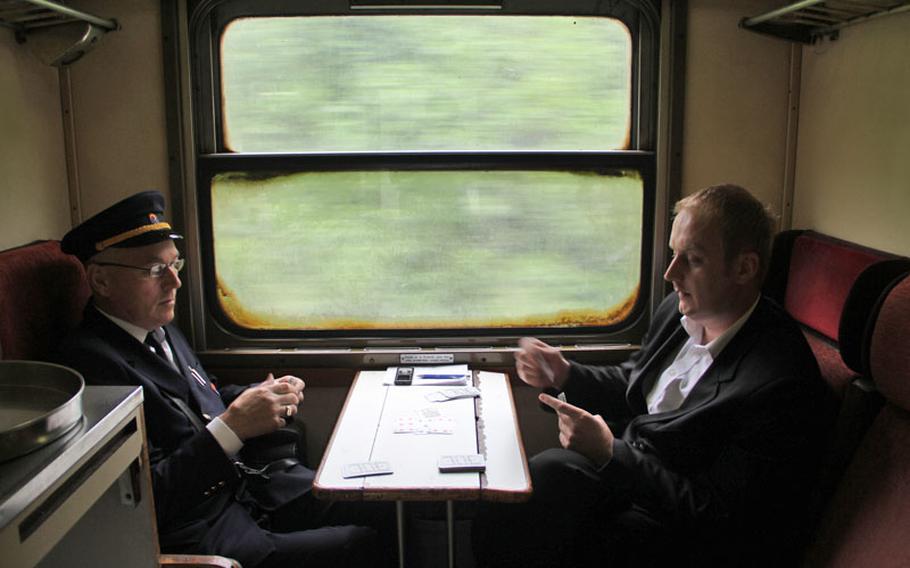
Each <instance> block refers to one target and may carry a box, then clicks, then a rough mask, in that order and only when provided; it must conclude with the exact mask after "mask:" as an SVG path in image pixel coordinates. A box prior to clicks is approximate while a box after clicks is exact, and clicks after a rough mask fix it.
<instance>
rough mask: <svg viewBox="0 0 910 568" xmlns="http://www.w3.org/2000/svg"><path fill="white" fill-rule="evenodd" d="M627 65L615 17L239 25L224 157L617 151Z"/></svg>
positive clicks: (226, 73) (233, 37) (226, 69)
mask: <svg viewBox="0 0 910 568" xmlns="http://www.w3.org/2000/svg"><path fill="white" fill-rule="evenodd" d="M529 38H534V41H528V40H529ZM631 62H632V46H631V37H630V35H629V31H628V29H627V28H626V26H625V25H624V24H623V23H622V22H620V21H618V20H616V19H613V18H592V17H587V18H579V17H570V16H559V17H557V16H553V17H539V16H511V17H501V16H413V15H411V16H407V15H404V16H359V17H358V16H323V17H310V18H287V17H284V18H239V19H237V20H234V21H233V22H231V23H230V24H229V25H228V26H227V27H226V28H225V30H224V32H223V33H222V40H221V88H222V97H223V104H222V113H223V116H222V124H223V126H224V130H223V135H224V146H225V148H226V149H227V150H229V151H235V152H288V151H293V152H319V151H377V150H379V151H414V150H417V151H421V150H449V151H450V150H613V149H619V148H626V147H627V145H628V142H629V125H630V120H629V118H630V113H631V109H632V105H631V73H632V64H631Z"/></svg>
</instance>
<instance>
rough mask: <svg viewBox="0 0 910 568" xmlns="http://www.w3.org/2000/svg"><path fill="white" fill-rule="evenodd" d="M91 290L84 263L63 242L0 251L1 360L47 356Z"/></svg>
mask: <svg viewBox="0 0 910 568" xmlns="http://www.w3.org/2000/svg"><path fill="white" fill-rule="evenodd" d="M89 294H90V291H89V286H88V281H87V280H86V278H85V270H84V269H83V267H82V264H81V263H80V262H79V260H77V259H76V257H74V256H70V255H68V254H65V253H64V252H63V251H61V250H60V242H59V241H39V242H35V243H30V244H28V245H24V246H21V247H18V248H14V249H9V250H5V251H2V252H0V358H2V359H30V360H39V361H40V360H47V359H48V358H49V356H50V355H51V353H52V352H53V350H54V349H55V348H56V346H57V344H58V343H59V342H60V340H61V339H62V338H63V336H64V335H65V334H66V333H67V332H68V331H69V330H70V329H72V328H73V327H75V326H76V325H77V324H78V323H79V321H80V320H81V318H82V309H83V307H84V306H85V303H86V301H87V300H88V298H89Z"/></svg>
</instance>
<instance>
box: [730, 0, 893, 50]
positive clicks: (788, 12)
mask: <svg viewBox="0 0 910 568" xmlns="http://www.w3.org/2000/svg"><path fill="white" fill-rule="evenodd" d="M908 10H910V0H903V1H896V0H803V1H802V2H793V3H791V4H787V5H786V6H783V7H781V8H778V9H776V10H772V11H770V12H767V13H765V14H761V15H758V16H753V17H751V18H743V19H742V20H741V21H740V23H739V26H740V27H741V28H745V29H747V30H751V31H754V32H758V33H763V34H767V35H772V36H775V37H779V38H782V39H787V40H790V41H797V42H800V43H806V44H812V43H815V42H816V41H818V40H819V39H821V38H825V37H827V38H828V39H832V40H833V39H837V37H838V35H839V33H840V30H841V28H845V27H847V26H852V25H855V24H859V23H862V22H866V21H869V20H871V19H873V18H879V17H881V16H889V15H893V14H897V13H900V12H905V11H908Z"/></svg>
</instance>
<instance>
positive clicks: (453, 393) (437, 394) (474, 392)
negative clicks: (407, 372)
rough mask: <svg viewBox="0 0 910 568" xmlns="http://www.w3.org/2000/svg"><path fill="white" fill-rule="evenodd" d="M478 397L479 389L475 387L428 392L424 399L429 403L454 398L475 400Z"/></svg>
mask: <svg viewBox="0 0 910 568" xmlns="http://www.w3.org/2000/svg"><path fill="white" fill-rule="evenodd" d="M478 396H480V389H478V388H476V387H455V388H451V389H442V390H438V391H433V392H428V393H427V394H426V399H427V400H429V401H430V402H445V401H447V400H455V399H456V398H475V397H478Z"/></svg>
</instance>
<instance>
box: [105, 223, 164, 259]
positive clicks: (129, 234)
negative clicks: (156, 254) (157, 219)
mask: <svg viewBox="0 0 910 568" xmlns="http://www.w3.org/2000/svg"><path fill="white" fill-rule="evenodd" d="M165 229H166V230H168V231H170V230H171V225H170V224H169V223H155V224H153V225H142V226H141V227H136V228H135V229H130V230H129V231H126V232H124V233H120V234H119V235H114V236H113V237H111V238H109V239H105V240H103V241H99V242H97V243H95V250H96V251H98V252H101V251H103V250H104V249H106V248H108V247H112V246H114V245H116V244H117V243H122V242H123V241H125V240H127V239H132V238H133V237H137V236H139V235H142V234H144V233H148V232H151V231H163V230H165Z"/></svg>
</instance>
